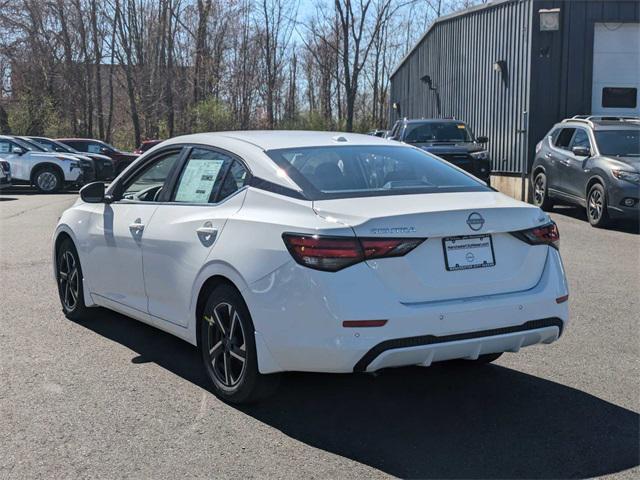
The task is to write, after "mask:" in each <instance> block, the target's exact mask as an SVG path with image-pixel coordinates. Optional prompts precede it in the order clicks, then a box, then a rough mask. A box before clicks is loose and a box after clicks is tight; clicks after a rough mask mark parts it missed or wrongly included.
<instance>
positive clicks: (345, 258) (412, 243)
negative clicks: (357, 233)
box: [282, 233, 425, 272]
mask: <svg viewBox="0 0 640 480" xmlns="http://www.w3.org/2000/svg"><path fill="white" fill-rule="evenodd" d="M282 239H283V240H284V243H285V245H286V246H287V250H289V253H290V254H291V256H292V257H293V258H294V260H295V261H296V262H298V263H299V264H300V265H304V266H305V267H309V268H314V269H316V270H324V271H327V272H336V271H338V270H341V269H343V268H346V267H348V266H350V265H353V264H355V263H359V262H362V261H365V260H370V259H374V258H386V257H400V256H403V255H406V254H407V253H409V252H410V251H411V250H413V249H414V248H416V247H417V246H418V245H420V244H421V243H422V242H424V240H425V239H424V238H357V237H333V236H323V235H304V234H297V233H285V234H283V235H282Z"/></svg>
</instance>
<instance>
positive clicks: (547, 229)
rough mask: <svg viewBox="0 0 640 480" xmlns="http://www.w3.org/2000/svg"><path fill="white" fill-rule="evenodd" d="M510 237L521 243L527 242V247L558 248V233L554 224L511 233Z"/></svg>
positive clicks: (550, 223)
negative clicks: (547, 246)
mask: <svg viewBox="0 0 640 480" xmlns="http://www.w3.org/2000/svg"><path fill="white" fill-rule="evenodd" d="M511 235H513V236H514V237H516V238H519V239H520V240H522V241H523V242H527V243H528V244H529V245H551V246H552V247H554V248H560V232H559V231H558V226H557V225H556V223H555V222H549V223H547V224H546V225H542V226H541V227H535V228H530V229H528V230H520V231H519V232H511Z"/></svg>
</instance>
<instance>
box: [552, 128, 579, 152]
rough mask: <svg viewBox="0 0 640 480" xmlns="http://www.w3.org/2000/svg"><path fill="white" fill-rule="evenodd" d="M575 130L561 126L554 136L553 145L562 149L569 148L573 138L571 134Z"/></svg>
mask: <svg viewBox="0 0 640 480" xmlns="http://www.w3.org/2000/svg"><path fill="white" fill-rule="evenodd" d="M575 131H576V129H575V128H563V129H562V130H561V131H560V134H559V135H558V137H557V138H556V141H555V146H556V147H558V148H561V149H563V150H569V145H570V144H571V138H573V134H574V133H575Z"/></svg>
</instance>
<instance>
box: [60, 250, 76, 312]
mask: <svg viewBox="0 0 640 480" xmlns="http://www.w3.org/2000/svg"><path fill="white" fill-rule="evenodd" d="M58 283H59V285H60V297H61V298H62V303H63V305H64V308H65V309H66V310H67V311H68V312H71V311H73V310H74V309H75V308H76V305H77V304H78V296H79V294H80V275H79V274H78V262H77V261H76V258H75V256H74V254H73V252H71V251H70V250H65V251H64V252H63V253H62V255H61V256H60V260H59V264H58Z"/></svg>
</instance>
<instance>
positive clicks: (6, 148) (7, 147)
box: [0, 140, 12, 153]
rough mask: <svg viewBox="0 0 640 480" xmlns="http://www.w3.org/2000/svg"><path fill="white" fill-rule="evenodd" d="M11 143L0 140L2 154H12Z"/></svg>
mask: <svg viewBox="0 0 640 480" xmlns="http://www.w3.org/2000/svg"><path fill="white" fill-rule="evenodd" d="M11 150H12V148H11V142H8V141H7V140H0V153H11Z"/></svg>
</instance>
